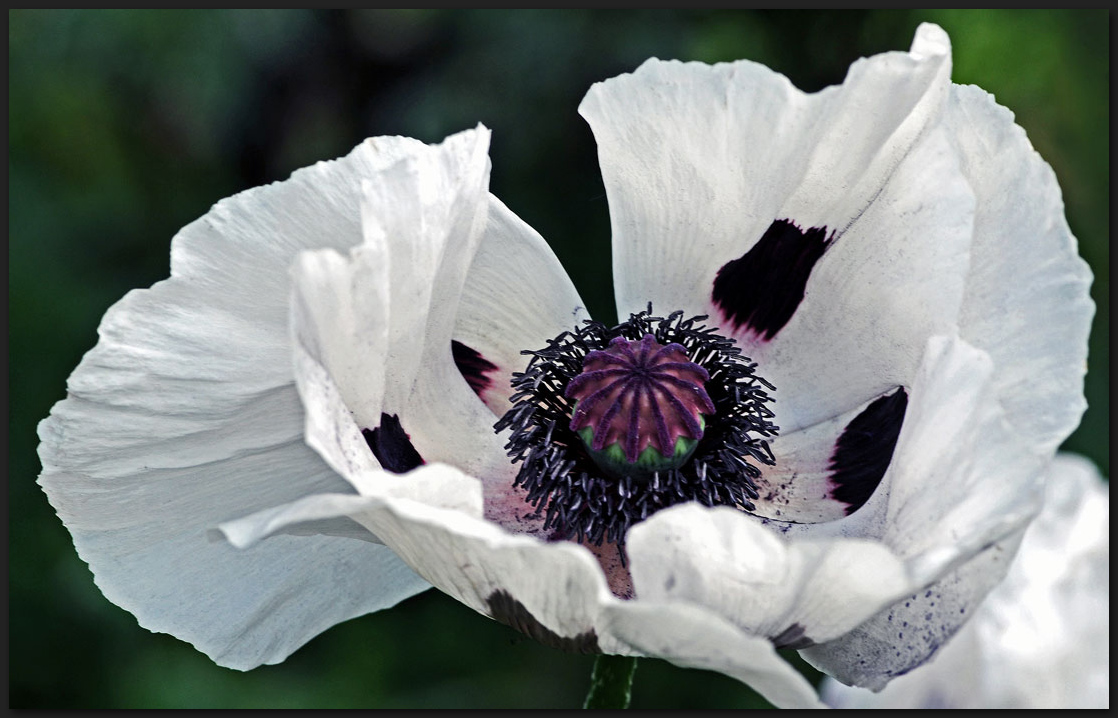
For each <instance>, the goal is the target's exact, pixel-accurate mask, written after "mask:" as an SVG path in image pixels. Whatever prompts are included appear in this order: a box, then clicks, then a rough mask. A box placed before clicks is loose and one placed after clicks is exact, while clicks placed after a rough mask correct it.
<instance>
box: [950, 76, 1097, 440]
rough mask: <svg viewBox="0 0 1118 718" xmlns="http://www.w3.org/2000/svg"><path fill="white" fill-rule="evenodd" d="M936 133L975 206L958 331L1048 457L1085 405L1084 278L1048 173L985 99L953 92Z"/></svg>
mask: <svg viewBox="0 0 1118 718" xmlns="http://www.w3.org/2000/svg"><path fill="white" fill-rule="evenodd" d="M945 125H946V126H947V128H948V130H949V131H950V132H951V134H952V136H953V138H954V140H955V142H956V143H957V145H958V148H959V152H960V155H961V156H962V168H963V172H964V174H965V175H966V177H967V180H968V182H970V184H971V186H972V187H974V191H975V194H976V195H977V198H978V213H977V215H976V217H975V228H974V246H973V247H972V249H971V267H970V272H969V274H968V276H967V292H966V295H965V297H964V301H963V308H962V313H961V316H960V332H961V334H962V336H963V338H965V339H966V340H967V341H969V342H971V343H972V344H974V345H975V346H977V347H979V348H981V349H984V350H985V351H987V352H989V353H990V356H991V357H992V358H993V359H994V362H995V364H997V366H998V373H997V376H996V379H995V381H996V384H997V386H998V392H999V394H1000V395H1001V396H1002V397H1003V399H1002V402H1003V404H1004V405H1005V408H1006V414H1007V418H1008V419H1009V421H1010V423H1011V424H1012V425H1013V426H1014V427H1015V428H1016V430H1017V431H1018V432H1019V434H1020V435H1021V437H1022V438H1023V439H1024V440H1025V441H1027V442H1028V443H1029V444H1030V445H1032V446H1034V447H1036V448H1037V449H1041V450H1045V451H1049V452H1051V451H1054V450H1055V449H1056V448H1057V447H1058V446H1059V445H1060V443H1061V442H1062V441H1063V440H1064V439H1065V438H1066V437H1067V436H1068V434H1070V433H1071V431H1072V430H1073V429H1074V428H1075V427H1076V426H1077V425H1078V424H1079V419H1080V417H1081V416H1082V414H1083V411H1084V410H1085V409H1086V407H1087V404H1086V401H1085V400H1084V398H1083V376H1084V374H1085V373H1086V371H1087V336H1088V334H1089V333H1090V328H1091V317H1092V315H1093V314H1094V303H1093V302H1092V301H1091V298H1090V296H1089V293H1088V291H1089V287H1090V284H1091V270H1090V269H1089V268H1088V266H1087V263H1086V262H1084V261H1083V260H1082V259H1080V257H1079V256H1078V254H1077V252H1076V241H1075V237H1073V236H1072V234H1071V230H1070V229H1069V228H1068V225H1067V221H1066V220H1065V219H1064V203H1063V200H1062V198H1061V195H1060V187H1059V185H1058V184H1057V183H1056V176H1055V174H1054V173H1053V172H1052V168H1051V167H1049V166H1048V164H1047V163H1046V162H1045V161H1044V160H1043V159H1041V157H1040V155H1038V154H1037V153H1036V151H1035V150H1033V148H1032V145H1031V144H1029V140H1028V138H1026V137H1025V131H1024V130H1022V129H1021V128H1020V127H1018V126H1017V125H1015V124H1013V113H1011V112H1010V111H1009V110H1007V109H1005V108H1004V107H1001V106H999V105H997V104H996V103H995V102H994V98H993V96H992V95H990V94H988V93H986V92H984V91H982V90H980V89H979V88H977V87H972V86H954V87H952V92H951V96H950V99H949V102H948V104H947V112H946V114H945Z"/></svg>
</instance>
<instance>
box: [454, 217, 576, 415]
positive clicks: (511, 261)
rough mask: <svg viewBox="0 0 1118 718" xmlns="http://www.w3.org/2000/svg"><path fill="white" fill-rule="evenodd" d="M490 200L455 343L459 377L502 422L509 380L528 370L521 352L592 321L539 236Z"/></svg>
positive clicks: (461, 304) (465, 294)
mask: <svg viewBox="0 0 1118 718" xmlns="http://www.w3.org/2000/svg"><path fill="white" fill-rule="evenodd" d="M489 200H490V201H489V224H488V225H487V226H486V228H485V234H484V235H483V236H482V238H481V244H480V245H479V247H478V250H477V254H475V255H474V259H473V263H472V264H471V265H470V271H469V274H467V276H466V284H465V286H464V287H463V290H462V301H461V303H460V305H459V307H458V318H457V320H456V321H455V326H454V340H455V341H456V342H458V343H459V344H460V346H461V347H463V348H462V349H459V352H460V353H461V354H460V355H461V356H463V359H462V360H461V361H459V363H458V364H459V370H461V371H462V372H463V373H464V374H466V375H467V379H473V382H472V386H473V388H474V391H475V392H476V393H477V394H478V395H479V396H480V397H481V398H482V400H483V401H484V402H485V403H486V405H487V406H488V407H489V408H490V410H492V412H493V413H494V414H495V415H496V416H498V417H499V416H502V415H504V413H505V412H506V411H508V409H509V408H510V407H511V404H509V401H508V398H509V396H511V395H512V386H511V384H510V382H511V380H512V373H513V372H517V371H524V367H525V366H526V365H527V363H528V361H527V357H525V356H524V355H523V354H521V351H523V350H526V349H540V348H542V347H544V346H546V344H547V341H548V340H549V339H553V338H554V337H556V336H557V335H559V334H560V333H561V332H564V331H570V330H571V329H573V328H575V327H576V326H579V325H581V324H582V322H583V320H585V319H588V318H589V314H587V311H586V308H585V306H584V305H583V304H582V300H581V299H580V298H579V295H578V292H577V291H576V290H575V288H574V285H573V284H572V283H571V280H570V278H569V277H568V276H567V273H566V271H564V269H563V267H562V266H561V265H560V264H559V260H558V259H557V258H556V257H555V254H554V252H552V251H551V248H550V247H548V246H547V243H546V242H545V241H544V240H543V237H541V236H540V235H539V234H538V233H537V232H536V231H535V230H534V229H532V228H531V227H529V226H528V225H527V224H525V223H524V221H523V220H521V219H520V218H519V217H517V216H516V215H515V214H513V213H512V211H511V210H509V209H508V208H507V207H505V205H504V204H502V203H501V202H500V200H498V199H497V198H496V197H493V196H492V195H490V198H489ZM466 350H468V351H466ZM470 352H472V353H473V354H471V353H470ZM474 354H476V357H475V356H474ZM456 359H457V357H456Z"/></svg>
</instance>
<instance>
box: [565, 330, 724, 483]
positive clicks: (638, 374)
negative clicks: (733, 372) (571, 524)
mask: <svg viewBox="0 0 1118 718" xmlns="http://www.w3.org/2000/svg"><path fill="white" fill-rule="evenodd" d="M709 379H710V375H709V374H708V373H707V370H706V369H703V368H702V367H701V366H699V365H698V364H696V363H695V362H693V361H691V360H689V359H688V358H687V353H686V350H685V349H684V348H683V345H682V344H668V345H667V346H664V345H663V344H660V343H659V342H657V341H656V339H655V338H654V337H653V336H652V335H651V334H645V335H644V337H643V338H642V339H641V340H640V341H639V342H638V341H632V340H630V339H626V338H625V337H615V338H614V339H612V340H611V341H610V343H609V346H608V347H607V348H606V349H604V350H597V351H592V352H590V353H589V354H587V355H586V359H584V360H583V362H582V373H581V374H579V375H578V376H576V377H575V378H574V379H572V380H571V383H570V384H568V385H567V389H566V391H565V392H564V394H565V396H566V397H567V398H568V399H575V400H577V403H576V404H575V410H574V414H573V415H572V416H571V424H570V427H571V429H572V430H573V431H576V432H578V435H579V437H580V438H581V439H582V441H583V443H584V444H585V445H586V447H587V450H588V451H589V453H590V458H591V459H593V460H594V462H595V463H596V464H597V465H598V466H599V467H600V468H601V469H602V470H603V471H604V472H606V473H607V474H609V475H611V476H624V475H631V476H634V477H638V476H639V477H645V478H647V477H650V476H651V475H652V474H653V473H655V472H657V471H666V470H669V469H674V468H677V467H679V466H681V465H683V464H684V463H685V462H686V461H687V459H689V458H691V454H692V453H694V451H695V447H697V446H698V445H699V439H701V438H702V437H703V428H704V425H705V420H704V418H703V414H706V415H708V416H710V415H713V414H714V404H712V403H711V400H710V397H709V396H708V395H707V393H706V389H704V388H703V384H704V383H705V382H706V381H708V380H709Z"/></svg>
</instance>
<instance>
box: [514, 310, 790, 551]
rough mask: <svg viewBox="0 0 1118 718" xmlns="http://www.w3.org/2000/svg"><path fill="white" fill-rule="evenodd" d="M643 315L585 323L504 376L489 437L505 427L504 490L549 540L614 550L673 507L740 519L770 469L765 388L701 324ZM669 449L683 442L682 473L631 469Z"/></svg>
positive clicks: (736, 352) (728, 344) (734, 351)
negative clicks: (531, 511) (608, 454)
mask: <svg viewBox="0 0 1118 718" xmlns="http://www.w3.org/2000/svg"><path fill="white" fill-rule="evenodd" d="M651 314H652V307H651V306H649V308H648V310H647V311H644V312H640V313H638V314H633V315H631V316H630V317H629V320H628V321H627V322H625V323H623V324H620V325H618V326H616V327H613V328H609V327H606V326H605V325H604V324H601V323H599V322H593V321H586V322H584V324H583V326H581V327H579V328H577V329H575V330H574V331H573V332H564V333H563V334H560V335H559V336H558V337H556V338H555V339H552V340H550V341H549V342H548V346H547V347H545V348H543V349H540V350H538V351H525V352H523V353H524V354H527V355H529V356H531V357H532V358H531V360H530V361H529V363H528V367H527V369H526V370H525V371H524V372H522V373H515V374H514V375H513V381H512V386H513V389H514V394H513V396H512V397H511V399H510V400H511V401H512V404H513V406H512V408H511V409H510V410H509V411H508V412H507V413H506V414H505V415H504V416H503V417H501V419H500V420H499V421H498V422H497V423H496V425H495V428H496V430H497V431H501V430H504V429H506V428H508V429H511V433H510V437H509V441H508V443H507V444H506V446H505V448H506V449H507V450H508V454H509V456H510V457H511V458H512V461H513V463H518V462H519V463H520V464H521V466H520V470H519V472H518V474H517V477H516V481H515V484H516V485H517V486H521V487H523V488H524V489H525V491H526V492H527V500H528V502H529V503H530V504H531V505H532V506H534V507H536V513H537V515H542V516H543V517H544V529H545V530H552V531H554V532H555V533H556V535H558V536H560V537H564V538H577V540H579V541H583V540H586V541H589V542H590V543H592V544H596V545H600V544H601V543H602V542H603V541H609V542H613V543H617V544H619V545H623V542H624V537H625V533H626V531H628V529H629V527H630V526H631V525H632V524H634V523H637V522H639V521H641V520H643V519H645V518H647V517H648V516H650V515H652V514H653V513H655V512H656V511H659V510H660V509H663V508H666V507H668V506H672V505H674V504H677V503H681V502H684V501H699V502H700V503H702V504H704V505H706V506H734V507H737V508H742V509H745V510H752V509H753V508H754V507H753V503H752V500H753V499H756V498H757V488H756V485H755V484H754V480H755V479H757V478H758V477H759V476H760V475H761V471H760V469H759V468H757V466H756V464H755V463H754V462H756V463H758V464H767V465H772V464H774V463H775V461H774V459H773V456H772V452H771V451H770V450H769V445H768V442H767V441H766V440H765V438H764V437H772V436H775V435H776V432H777V427H776V426H774V425H773V424H772V422H771V421H770V419H771V418H772V416H773V414H772V411H771V410H770V409H769V408H768V406H767V404H768V403H769V402H771V401H772V397H770V396H769V395H768V393H767V391H766V390H772V389H773V387H772V385H771V384H769V383H768V382H766V381H765V380H764V379H762V378H761V377H759V376H757V375H756V374H754V369H755V368H756V364H755V363H752V362H750V361H749V359H748V358H746V357H743V356H742V355H741V350H740V349H739V348H738V347H737V346H736V344H735V342H734V341H733V340H732V339H728V338H726V337H723V336H721V335H719V334H717V333H716V331H715V329H713V328H709V327H706V326H704V325H702V324H701V322H702V321H703V320H705V319H706V317H705V316H698V317H692V318H691V319H683V318H682V317H683V313H682V312H675V313H673V314H671V315H670V316H668V317H667V318H663V317H654V316H651ZM615 370H620V373H618V371H615ZM576 402H577V403H576ZM642 420H643V421H642ZM588 431H589V432H590V436H589V437H587V432H588ZM681 439H682V440H687V441H690V442H692V443H693V446H691V449H690V450H691V452H693V453H690V455H689V456H690V458H689V459H687V458H686V457H685V463H682V464H680V465H678V466H667V467H660V466H656V465H654V464H653V465H642V464H641V462H643V460H644V455H645V454H649V453H651V454H653V455H659V458H663V457H667V456H669V455H672V454H674V452H675V449H676V445H677V443H678V441H680V440H681ZM595 447H597V449H595ZM603 448H605V449H606V450H607V451H609V450H610V449H616V452H615V453H620V454H622V456H621V463H620V465H617V464H606V465H605V468H603V463H602V461H601V457H596V456H595V455H594V452H595V451H597V450H600V449H603ZM642 452H644V453H643V454H642ZM635 462H636V463H635ZM649 466H651V468H649Z"/></svg>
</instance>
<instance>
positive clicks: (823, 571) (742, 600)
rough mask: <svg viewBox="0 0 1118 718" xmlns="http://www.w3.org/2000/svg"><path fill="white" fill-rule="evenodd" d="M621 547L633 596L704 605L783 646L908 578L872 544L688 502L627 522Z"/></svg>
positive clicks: (817, 636)
mask: <svg viewBox="0 0 1118 718" xmlns="http://www.w3.org/2000/svg"><path fill="white" fill-rule="evenodd" d="M628 553H629V557H630V562H631V564H632V568H631V571H632V574H633V586H634V588H635V589H636V594H637V597H638V598H639V599H640V600H641V601H645V600H652V601H672V602H675V601H683V602H687V603H694V604H698V605H702V606H706V607H707V608H709V609H710V610H712V611H714V612H715V613H717V614H718V615H720V616H722V617H724V618H725V619H726V620H728V621H730V622H731V623H733V624H734V625H736V626H738V628H739V629H741V630H743V631H745V632H747V633H749V634H752V635H754V636H761V637H767V638H770V639H778V643H780V644H781V645H788V646H791V647H800V646H801V645H803V644H804V643H805V642H812V641H814V642H819V641H826V640H829V639H831V638H834V637H836V636H840V635H842V634H844V633H846V632H847V631H849V630H850V629H852V628H854V627H855V626H857V625H858V624H860V623H861V622H862V621H864V620H865V619H866V618H868V617H870V616H872V615H873V614H874V613H876V612H877V611H878V610H879V609H880V608H881V607H882V606H884V605H887V604H888V603H889V602H890V601H891V600H892V599H893V598H895V596H897V595H898V594H900V593H902V592H904V591H905V590H906V589H907V588H908V586H909V583H908V577H907V575H906V573H905V568H904V566H903V564H902V563H901V562H900V561H899V560H898V559H897V557H896V556H894V555H893V554H892V553H891V552H890V551H889V550H888V548H886V547H885V546H882V545H881V544H879V543H876V542H873V541H866V540H858V539H836V540H831V541H809V540H800V541H791V542H790V541H788V540H786V539H784V538H783V537H781V536H779V535H778V534H777V532H774V531H772V530H770V529H769V528H766V527H763V526H761V525H760V524H759V523H758V522H757V521H756V520H755V519H753V518H751V517H749V516H748V515H746V514H743V513H741V512H740V511H736V510H734V509H730V508H725V507H722V508H713V509H712V508H706V507H703V506H700V505H698V504H694V503H692V504H682V505H679V506H675V507H672V508H670V509H665V510H663V511H660V512H659V513H656V514H654V515H653V516H652V517H650V518H649V519H647V520H646V521H644V522H642V523H640V524H638V525H636V526H634V527H633V528H632V529H631V530H630V532H629V537H628ZM797 644H799V645H797Z"/></svg>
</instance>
